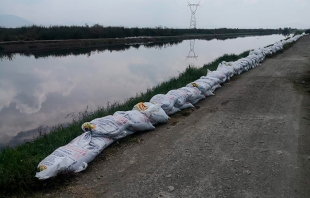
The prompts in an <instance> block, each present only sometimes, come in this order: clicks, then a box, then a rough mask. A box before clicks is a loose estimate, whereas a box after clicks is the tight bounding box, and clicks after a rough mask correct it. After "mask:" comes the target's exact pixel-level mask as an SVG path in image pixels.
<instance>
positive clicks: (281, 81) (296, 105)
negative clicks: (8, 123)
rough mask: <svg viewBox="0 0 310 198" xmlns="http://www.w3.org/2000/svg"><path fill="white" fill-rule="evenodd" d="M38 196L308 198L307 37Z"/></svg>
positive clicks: (309, 70)
mask: <svg viewBox="0 0 310 198" xmlns="http://www.w3.org/2000/svg"><path fill="white" fill-rule="evenodd" d="M215 94H216V95H215V96H212V97H208V98H207V99H205V100H203V101H200V102H199V103H198V105H196V108H195V109H190V110H185V111H182V112H180V113H178V114H175V115H173V116H172V118H171V119H170V120H169V122H168V123H167V124H165V125H160V126H157V127H156V129H155V130H154V131H151V132H146V133H140V134H137V135H134V136H132V137H130V138H129V139H127V140H126V141H123V142H119V144H118V143H116V144H114V145H113V146H112V147H110V148H108V149H106V150H105V151H104V152H103V153H101V154H100V155H99V156H97V158H96V159H95V161H93V162H92V163H90V164H89V167H88V169H87V170H85V171H84V172H82V173H79V174H77V175H76V176H75V177H74V178H73V180H72V181H71V182H70V184H69V185H66V186H64V187H61V188H60V189H57V190H50V191H48V192H47V191H44V192H41V193H39V194H36V195H32V197H33V196H36V197H109V198H111V197H126V198H128V197H148V198H149V197H214V198H215V197H230V198H232V197H236V198H240V197H249V198H250V197H251V198H252V197H277V198H279V197H287V198H293V197H298V198H300V197H301V198H303V197H305V198H306V197H310V187H309V186H310V144H309V142H310V36H304V37H302V38H301V39H300V40H299V41H298V42H297V43H296V44H294V45H293V46H292V47H291V48H289V49H288V50H286V51H284V52H283V53H281V54H278V55H276V56H275V57H273V58H268V59H266V60H265V61H264V62H263V63H262V64H261V65H260V66H258V67H257V68H255V69H252V70H250V71H248V72H246V73H243V74H242V75H240V76H237V77H233V79H232V80H231V81H230V82H228V83H225V84H224V85H223V86H222V88H220V89H218V90H217V91H216V92H215Z"/></svg>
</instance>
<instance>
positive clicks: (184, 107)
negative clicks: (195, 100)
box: [180, 102, 194, 110]
mask: <svg viewBox="0 0 310 198" xmlns="http://www.w3.org/2000/svg"><path fill="white" fill-rule="evenodd" d="M189 108H194V105H192V103H190V102H185V103H184V104H183V105H182V106H181V107H180V109H181V110H183V109H189Z"/></svg>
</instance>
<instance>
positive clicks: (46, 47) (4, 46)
mask: <svg viewBox="0 0 310 198" xmlns="http://www.w3.org/2000/svg"><path fill="white" fill-rule="evenodd" d="M255 35H262V34H261V33H259V32H251V33H243V34H240V33H229V34H190V35H181V36H155V37H129V38H104V39H70V40H34V41H8V42H0V53H29V52H38V51H53V50H65V49H81V48H91V47H104V46H110V45H124V44H128V45H130V44H131V45H132V44H141V43H155V42H168V41H180V40H186V39H213V38H215V39H224V38H231V37H239V36H255Z"/></svg>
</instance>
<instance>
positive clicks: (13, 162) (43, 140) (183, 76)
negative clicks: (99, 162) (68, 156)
mask: <svg viewBox="0 0 310 198" xmlns="http://www.w3.org/2000/svg"><path fill="white" fill-rule="evenodd" d="M285 48H286V47H285ZM247 55H248V51H247V52H244V53H241V54H239V55H224V56H222V57H220V58H218V59H216V60H215V61H213V62H212V63H209V64H207V65H204V66H203V67H201V68H195V67H188V68H187V69H186V70H185V71H184V72H183V73H180V75H179V76H178V77H175V78H172V79H170V80H169V81H167V82H163V83H161V84H159V85H158V86H156V87H153V88H151V89H148V90H147V91H146V92H144V93H140V94H137V95H136V96H135V97H132V98H129V99H127V100H126V101H124V102H123V103H114V104H110V105H108V106H107V107H105V108H98V110H97V111H95V112H92V113H88V112H82V113H80V118H79V119H76V120H73V121H72V123H71V124H70V125H68V126H67V127H66V128H64V127H62V126H56V127H54V129H53V130H52V132H51V133H50V134H41V136H40V137H39V138H37V139H35V140H34V141H33V142H29V143H26V144H23V145H20V146H18V147H16V148H9V147H6V148H4V149H3V150H2V151H1V153H0V192H1V194H2V193H3V194H7V193H12V192H14V191H16V190H21V191H24V192H28V193H29V192H31V191H35V190H38V189H40V190H41V189H43V188H46V187H50V186H57V185H59V182H61V181H63V180H64V178H65V177H58V178H54V179H50V180H48V181H38V180H37V179H36V178H35V177H34V175H35V173H36V171H37V170H36V166H37V165H38V163H39V162H40V161H41V160H42V159H44V158H45V157H46V156H48V155H49V154H50V153H52V152H53V151H54V150H55V149H57V148H58V147H60V146H63V145H65V144H67V143H69V142H70V141H71V140H72V139H73V138H75V137H76V136H78V135H80V134H81V133H82V131H81V124H82V123H84V122H85V121H90V120H92V119H94V118H97V117H103V116H106V115H111V114H113V113H114V112H115V111H127V110H131V109H132V107H133V106H134V105H135V104H136V103H138V102H141V101H149V100H150V99H151V98H152V97H153V96H154V95H156V94H166V93H167V92H168V91H170V90H172V89H177V88H180V87H183V86H185V85H186V84H187V83H189V82H192V81H194V80H196V79H198V78H200V76H202V75H206V74H207V69H210V70H214V69H216V68H217V66H218V64H219V63H220V62H222V61H236V60H238V59H240V58H242V57H246V56H247ZM129 138H130V137H129ZM90 166H91V165H90Z"/></svg>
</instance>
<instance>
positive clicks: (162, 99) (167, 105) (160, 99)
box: [150, 94, 180, 115]
mask: <svg viewBox="0 0 310 198" xmlns="http://www.w3.org/2000/svg"><path fill="white" fill-rule="evenodd" d="M150 102H151V103H153V104H160V105H161V108H162V109H163V110H164V111H165V113H166V114H167V115H172V114H174V113H176V112H178V111H180V109H179V108H176V107H175V106H174V104H175V102H176V100H173V99H170V98H169V97H168V96H167V95H164V94H156V95H155V96H153V97H152V98H151V100H150Z"/></svg>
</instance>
